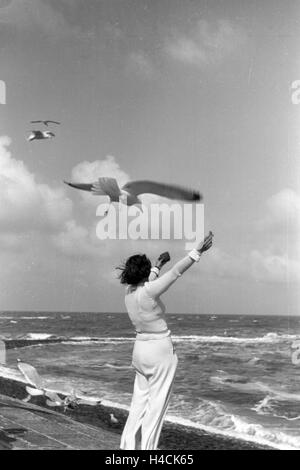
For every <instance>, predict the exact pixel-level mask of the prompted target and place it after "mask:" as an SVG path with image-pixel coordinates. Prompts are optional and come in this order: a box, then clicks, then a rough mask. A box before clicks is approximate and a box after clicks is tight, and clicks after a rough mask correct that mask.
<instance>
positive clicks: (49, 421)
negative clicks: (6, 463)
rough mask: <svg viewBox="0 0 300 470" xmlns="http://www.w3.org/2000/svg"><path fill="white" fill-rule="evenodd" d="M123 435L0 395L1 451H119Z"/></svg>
mask: <svg viewBox="0 0 300 470" xmlns="http://www.w3.org/2000/svg"><path fill="white" fill-rule="evenodd" d="M119 442H120V436H119V435H118V434H116V433H113V432H110V431H108V430H105V431H104V430H102V429H101V428H96V427H93V426H90V425H85V424H82V423H79V422H77V421H73V420H72V419H70V418H68V417H66V416H63V415H62V414H60V413H56V412H54V411H52V410H49V411H48V410H46V409H44V408H41V407H39V406H36V405H31V404H28V403H24V402H22V401H21V400H17V399H14V398H8V397H6V396H3V395H0V449H1V450H44V449H49V450H96V449H103V450H116V449H118V448H119Z"/></svg>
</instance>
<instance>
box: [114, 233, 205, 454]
mask: <svg viewBox="0 0 300 470" xmlns="http://www.w3.org/2000/svg"><path fill="white" fill-rule="evenodd" d="M212 240H213V234H212V232H209V234H208V235H207V236H206V237H205V239H204V241H203V242H201V243H200V244H199V245H198V246H197V247H196V248H195V249H194V250H192V251H191V252H190V253H188V255H187V256H185V257H184V258H182V259H181V260H180V261H178V262H177V263H176V264H175V265H174V266H173V268H171V269H170V270H169V271H168V272H166V273H165V274H164V275H163V276H161V277H160V278H159V277H158V276H159V272H160V269H161V267H162V266H163V265H164V264H165V263H166V262H167V261H169V259H170V257H169V254H168V253H163V254H162V255H161V256H160V257H159V258H158V260H157V263H156V266H155V267H153V268H151V263H150V260H149V259H148V258H147V256H146V255H134V256H131V257H130V258H128V259H127V261H126V263H125V265H124V266H123V267H122V268H120V269H121V271H122V272H121V275H120V280H121V283H122V284H126V285H127V288H126V294H125V305H126V308H127V311H128V315H129V318H130V320H131V322H132V324H133V326H134V327H135V330H136V341H135V344H134V348H133V354H132V366H133V368H134V369H135V372H136V376H135V382H134V390H133V396H132V401H131V407H130V412H129V415H128V418H127V422H126V425H125V428H124V430H123V434H122V437H121V445H120V448H121V449H124V450H134V449H137V448H138V445H139V444H140V448H141V449H142V450H155V449H157V445H158V440H159V436H160V432H161V428H162V425H163V420H164V417H165V414H166V412H167V408H168V404H169V399H170V395H171V390H172V384H173V380H174V376H175V372H176V367H177V362H178V359H177V355H176V353H175V351H174V347H173V344H172V339H171V333H170V330H169V329H168V326H167V322H166V318H165V306H164V304H163V303H162V301H161V299H160V296H161V294H163V293H164V292H166V291H167V290H168V289H169V287H171V286H172V284H174V282H175V281H176V280H177V279H178V278H179V277H180V276H181V275H182V274H183V273H184V272H185V271H186V270H187V269H189V268H190V267H191V266H192V265H193V264H194V263H195V262H198V261H199V259H200V256H201V254H202V253H204V252H205V251H207V250H208V249H209V248H210V247H211V246H212ZM138 441H140V442H138Z"/></svg>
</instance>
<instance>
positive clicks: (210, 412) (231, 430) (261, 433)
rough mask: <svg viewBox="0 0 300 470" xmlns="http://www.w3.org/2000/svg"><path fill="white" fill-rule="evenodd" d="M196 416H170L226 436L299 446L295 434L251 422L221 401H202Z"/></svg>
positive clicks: (283, 445)
mask: <svg viewBox="0 0 300 470" xmlns="http://www.w3.org/2000/svg"><path fill="white" fill-rule="evenodd" d="M193 414H194V417H195V419H194V420H193V421H191V420H190V419H189V418H178V417H174V416H170V417H169V420H170V421H172V422H175V423H178V424H182V425H185V426H190V427H194V428H198V429H202V430H205V431H207V432H213V433H215V434H222V435H224V436H226V437H235V438H239V439H244V440H246V441H250V442H255V443H257V444H260V445H267V446H271V447H274V448H278V449H282V450H283V449H289V450H291V449H299V448H300V436H293V435H290V434H288V433H287V432H285V431H283V430H282V429H281V430H278V429H274V428H273V429H269V428H268V427H266V426H263V425H261V424H258V423H251V422H249V421H247V419H246V418H244V417H243V418H242V417H241V416H238V415H235V414H234V413H231V412H229V411H228V410H226V408H225V406H224V405H223V404H221V403H218V402H213V401H208V400H207V401H206V400H203V402H202V403H201V404H200V405H199V406H198V407H197V409H196V410H194V411H193Z"/></svg>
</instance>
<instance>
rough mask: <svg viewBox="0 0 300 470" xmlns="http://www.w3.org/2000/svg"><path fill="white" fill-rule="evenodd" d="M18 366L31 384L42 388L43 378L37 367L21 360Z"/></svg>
mask: <svg viewBox="0 0 300 470" xmlns="http://www.w3.org/2000/svg"><path fill="white" fill-rule="evenodd" d="M18 368H19V370H20V371H21V372H22V374H23V375H24V377H25V379H26V380H27V381H28V382H29V383H30V384H31V385H33V386H34V387H36V388H39V389H40V388H42V379H41V378H40V376H39V374H38V373H37V370H36V369H35V367H33V366H31V365H30V364H26V363H25V362H19V363H18Z"/></svg>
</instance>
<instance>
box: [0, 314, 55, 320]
mask: <svg viewBox="0 0 300 470" xmlns="http://www.w3.org/2000/svg"><path fill="white" fill-rule="evenodd" d="M48 319H54V317H46V316H40V317H27V316H22V317H21V316H19V315H15V316H13V317H12V316H2V315H1V316H0V320H48Z"/></svg>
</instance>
